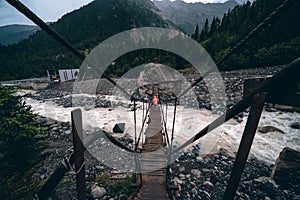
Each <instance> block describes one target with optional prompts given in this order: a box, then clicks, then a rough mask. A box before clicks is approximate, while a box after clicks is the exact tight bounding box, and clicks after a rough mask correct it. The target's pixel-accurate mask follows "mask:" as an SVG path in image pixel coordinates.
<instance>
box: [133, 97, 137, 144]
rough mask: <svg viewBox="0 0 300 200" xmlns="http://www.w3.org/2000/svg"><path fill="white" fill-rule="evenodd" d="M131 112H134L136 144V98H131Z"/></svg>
mask: <svg viewBox="0 0 300 200" xmlns="http://www.w3.org/2000/svg"><path fill="white" fill-rule="evenodd" d="M133 109H134V110H133V113H134V143H135V144H136V99H135V98H133Z"/></svg>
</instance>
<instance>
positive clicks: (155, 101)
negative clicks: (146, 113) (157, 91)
mask: <svg viewBox="0 0 300 200" xmlns="http://www.w3.org/2000/svg"><path fill="white" fill-rule="evenodd" d="M152 104H153V107H154V110H156V109H157V108H158V98H157V96H154V97H153V99H152Z"/></svg>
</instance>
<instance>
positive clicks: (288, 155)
mask: <svg viewBox="0 0 300 200" xmlns="http://www.w3.org/2000/svg"><path fill="white" fill-rule="evenodd" d="M271 177H272V178H273V180H274V181H275V182H276V183H277V184H278V185H280V186H281V187H282V188H283V189H287V188H290V187H292V186H294V185H297V184H299V183H300V152H299V151H296V150H293V149H291V148H288V147H286V148H284V149H283V150H282V151H281V152H280V155H279V157H278V158H277V160H276V162H275V166H274V168H273V171H272V175H271Z"/></svg>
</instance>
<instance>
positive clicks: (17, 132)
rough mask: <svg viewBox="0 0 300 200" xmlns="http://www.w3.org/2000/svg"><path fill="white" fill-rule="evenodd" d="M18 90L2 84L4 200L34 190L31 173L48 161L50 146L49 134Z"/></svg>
mask: <svg viewBox="0 0 300 200" xmlns="http://www.w3.org/2000/svg"><path fill="white" fill-rule="evenodd" d="M16 91H17V90H16V89H9V88H7V87H4V86H2V85H1V84H0V171H1V173H0V185H1V186H0V199H7V198H9V199H11V198H14V197H12V196H11V195H13V194H14V192H13V191H15V192H16V191H17V190H20V189H21V191H26V185H28V186H30V187H32V182H31V181H30V174H31V173H33V171H34V170H32V169H33V168H34V166H35V165H37V164H38V163H39V162H40V161H42V160H43V159H44V154H43V153H42V152H43V150H44V149H45V148H46V146H47V144H46V142H45V138H46V137H47V133H48V132H47V131H46V129H43V128H41V126H40V124H39V123H38V122H37V121H36V118H37V115H36V114H34V113H33V112H32V110H31V107H30V106H28V105H26V104H25V102H24V100H23V98H22V97H21V96H19V95H16ZM28 177H29V178H28ZM21 191H18V192H17V193H19V192H21ZM7 195H10V196H7Z"/></svg>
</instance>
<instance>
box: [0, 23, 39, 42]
mask: <svg viewBox="0 0 300 200" xmlns="http://www.w3.org/2000/svg"><path fill="white" fill-rule="evenodd" d="M39 29H40V28H39V27H37V26H31V25H19V24H13V25H7V26H2V27H0V45H9V44H15V43H18V42H19V41H21V40H23V39H27V38H28V37H29V36H30V35H32V34H34V33H35V32H36V31H37V30H39Z"/></svg>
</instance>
